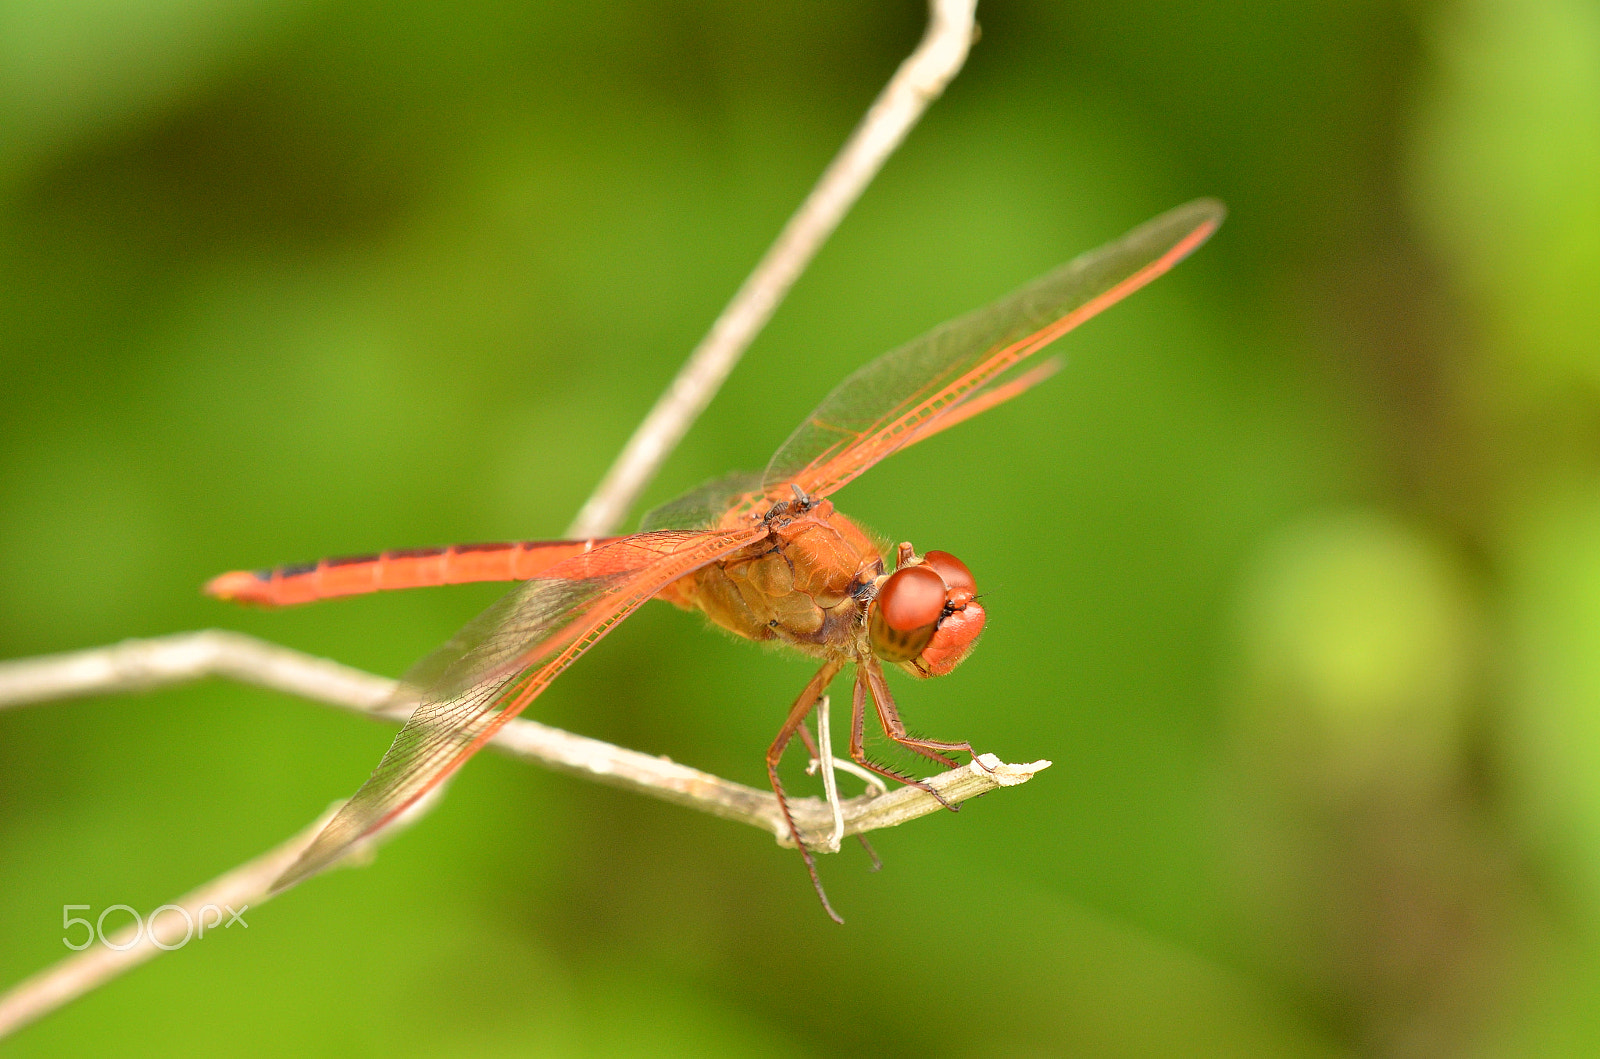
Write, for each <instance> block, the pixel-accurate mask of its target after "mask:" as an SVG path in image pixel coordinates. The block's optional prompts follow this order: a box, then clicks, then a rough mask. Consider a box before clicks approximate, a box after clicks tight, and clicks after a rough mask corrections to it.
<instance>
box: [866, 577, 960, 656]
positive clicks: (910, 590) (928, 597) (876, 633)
mask: <svg viewBox="0 0 1600 1059" xmlns="http://www.w3.org/2000/svg"><path fill="white" fill-rule="evenodd" d="M945 595H946V588H945V583H944V578H942V577H940V576H939V573H938V571H936V570H934V569H933V568H932V567H929V566H922V565H918V566H904V567H901V568H900V569H899V570H896V571H895V572H894V573H892V574H890V575H889V577H888V580H886V581H884V583H883V587H882V588H880V589H879V590H878V598H877V599H876V600H875V601H874V602H873V606H872V617H871V619H870V620H869V622H868V633H869V634H870V635H871V637H872V652H873V653H874V654H876V655H877V656H878V657H879V658H881V659H883V660H884V661H885V662H906V661H909V660H911V659H913V658H915V657H916V656H917V655H918V654H919V653H920V652H921V651H922V649H923V648H924V647H926V646H927V645H928V641H929V640H930V639H931V638H932V637H933V633H934V629H935V628H936V627H937V626H938V624H939V619H940V617H942V616H943V615H944V605H945Z"/></svg>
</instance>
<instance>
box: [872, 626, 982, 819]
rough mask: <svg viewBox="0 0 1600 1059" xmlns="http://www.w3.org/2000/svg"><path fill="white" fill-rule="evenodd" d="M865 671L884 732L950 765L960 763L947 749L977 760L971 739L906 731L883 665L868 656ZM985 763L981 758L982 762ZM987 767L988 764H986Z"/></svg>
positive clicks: (941, 798) (944, 802)
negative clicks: (949, 740) (925, 736)
mask: <svg viewBox="0 0 1600 1059" xmlns="http://www.w3.org/2000/svg"><path fill="white" fill-rule="evenodd" d="M859 668H860V669H861V670H862V672H863V673H864V675H865V677H866V680H867V686H868V689H869V690H870V691H871V693H872V702H873V704H874V705H875V706H877V708H878V720H879V721H880V722H881V723H882V724H883V731H884V734H885V735H887V736H888V737H889V738H890V739H893V740H894V741H895V742H896V743H899V744H900V745H901V746H903V747H905V748H906V749H908V750H914V751H916V752H917V753H919V754H921V755H923V756H924V757H927V758H931V759H933V760H934V761H937V762H939V763H940V764H942V765H944V766H945V767H947V768H952V769H953V768H958V767H959V765H958V764H957V763H956V761H954V760H953V759H952V758H950V757H947V756H946V754H945V753H944V752H951V751H955V752H960V753H963V754H967V755H969V756H970V757H971V758H972V760H973V761H978V752H977V751H976V750H974V749H973V748H972V744H971V743H967V742H960V743H947V742H944V741H942V740H938V739H923V738H921V737H919V736H914V735H912V734H911V733H909V732H907V731H906V726H905V722H903V721H901V720H900V711H899V709H898V708H896V706H895V704H894V696H892V695H890V694H889V682H888V681H886V680H884V679H883V667H882V666H880V665H879V664H878V660H877V659H876V658H872V659H868V660H867V661H866V662H865V663H863V664H862V665H861V666H860V667H859ZM979 764H980V765H982V762H979ZM984 767H985V768H987V766H984ZM922 786H923V787H924V789H927V790H929V791H930V793H932V794H933V796H934V797H935V798H938V799H939V803H940V804H941V805H943V806H944V807H945V808H946V809H949V810H950V811H951V812H955V811H956V810H957V809H958V808H959V806H955V805H951V804H950V803H949V802H947V801H945V800H944V798H943V797H941V796H940V795H939V793H938V792H937V791H933V790H932V789H931V788H928V787H927V786H926V785H925V784H924V785H922Z"/></svg>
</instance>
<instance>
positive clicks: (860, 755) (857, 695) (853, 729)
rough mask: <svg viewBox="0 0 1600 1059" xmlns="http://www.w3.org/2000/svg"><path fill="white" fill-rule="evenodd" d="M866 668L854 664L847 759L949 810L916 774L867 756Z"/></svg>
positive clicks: (948, 804)
mask: <svg viewBox="0 0 1600 1059" xmlns="http://www.w3.org/2000/svg"><path fill="white" fill-rule="evenodd" d="M866 668H867V667H866V664H865V663H860V664H857V666H856V686H855V690H854V692H852V693H851V696H850V758H851V760H853V761H854V762H855V763H856V764H858V765H860V766H861V767H863V768H869V769H871V770H872V771H873V772H876V773H877V774H878V775H880V776H887V777H889V778H890V779H892V780H894V781H895V782H896V783H904V784H905V785H906V786H907V787H916V788H918V789H920V790H924V791H927V792H928V793H929V794H931V795H933V796H934V797H935V798H937V799H938V800H939V804H940V805H942V806H944V807H945V808H946V809H952V810H953V809H955V808H956V807H955V806H953V805H951V804H950V803H949V802H947V801H945V799H944V795H942V794H940V793H939V792H938V791H936V790H934V789H933V787H932V785H930V784H928V783H926V782H925V781H923V780H919V779H917V778H916V777H914V776H912V775H910V774H909V773H905V772H900V771H897V770H895V769H892V768H890V767H889V766H887V765H880V764H878V763H877V762H876V761H873V760H872V759H871V758H869V757H867V745H866V727H867V721H866V716H867V677H866ZM874 700H875V701H876V696H874ZM879 716H880V717H881V716H882V711H881V710H880V711H879ZM884 730H885V731H888V728H887V726H885V729H884ZM951 767H952V768H954V767H955V765H954V763H953V762H952V763H951ZM872 859H873V861H874V862H877V861H878V855H877V853H875V852H874V853H873V854H872ZM873 870H874V871H876V870H877V867H874V868H873Z"/></svg>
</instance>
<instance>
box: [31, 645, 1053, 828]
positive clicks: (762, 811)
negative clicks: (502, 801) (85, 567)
mask: <svg viewBox="0 0 1600 1059" xmlns="http://www.w3.org/2000/svg"><path fill="white" fill-rule="evenodd" d="M206 676H221V677H228V678H230V679H233V680H237V681H240V682H242V683H246V684H256V685H259V686H261V687H265V688H273V689H276V690H279V691H284V692H288V693H289V694H291V695H297V696H299V697H301V698H305V699H309V700H311V701H313V702H320V703H324V704H326V705H329V706H336V707H339V708H340V709H345V710H350V711H352V712H354V713H359V714H362V715H364V716H367V717H371V718H374V719H376V720H382V721H388V722H391V723H394V724H404V723H405V721H406V717H407V713H408V711H407V710H405V709H404V708H402V709H394V708H393V707H391V706H389V705H388V703H389V701H390V698H389V697H390V693H391V692H393V690H394V687H395V682H394V681H393V680H390V679H389V678H387V677H380V676H375V675H373V674H371V673H365V672H362V671H361V670H359V669H352V668H351V667H349V666H346V665H341V664H340V663H338V662H334V661H331V660H329V659H326V658H317V657H316V656H314V655H308V654H302V653H301V652H299V651H294V650H290V649H289V648H287V647H280V646H278V645H276V644H270V643H267V642H265V641H263V640H257V639H255V638H254V637H251V636H246V635H244V634H243V633H236V632H223V631H221V630H217V629H208V630H205V631H203V632H189V633H178V634H177V635H174V636H165V637H160V638H157V639H150V640H125V641H123V642H122V643H119V644H114V645H112V646H110V647H99V648H93V649H91V650H87V651H73V652H69V653H67V654H59V655H47V656H45V657H42V658H29V659H24V660H21V661H16V662H0V709H5V708H7V707H11V706H21V705H24V704H27V703H36V702H44V701H47V700H50V699H64V698H72V697H78V696H84V695H114V694H118V693H122V692H129V691H145V690H149V689H151V688H156V687H161V686H164V685H170V684H179V683H183V682H186V681H190V680H198V679H200V678H202V677H206ZM489 745H490V746H493V747H495V748H497V749H499V750H502V751H505V752H506V753H509V754H512V755H515V756H516V757H521V758H526V759H527V760H529V761H534V762H537V763H538V764H541V765H544V766H545V767H547V768H552V769H556V770H558V771H561V772H569V773H573V774H576V775H580V776H583V777H585V778H586V779H591V780H595V781H598V782H600V783H606V784H610V785H611V786H614V787H622V788H625V789H627V790H631V791H636V792H638V793H640V794H645V795H649V796H650V797H653V798H660V799H662V800H663V801H668V802H673V803H674V804H677V805H684V806H688V807H689V808H691V809H698V810H700V811H701V812H706V813H710V814H712V815H713V816H720V817H722V818H723V819H725V820H735V821H737V822H739V823H743V824H749V825H751V826H752V827H758V828H760V829H761V830H763V831H770V832H771V833H772V834H773V836H774V837H775V838H777V839H778V841H779V842H780V843H782V844H784V845H789V844H791V841H790V838H789V833H788V828H787V826H786V825H785V824H784V822H783V814H782V813H781V812H780V811H779V809H778V801H777V799H776V798H775V797H773V794H772V792H771V791H767V790H757V789H755V788H753V787H746V786H744V785H743V784H741V783H734V782H733V781H731V780H725V779H722V778H721V777H719V776H713V775H711V774H710V773H708V772H701V771H700V770H699V769H695V768H690V767H689V766H687V765H680V764H678V763H677V762H675V761H672V760H670V759H668V758H664V757H660V756H658V755H653V754H643V753H640V752H639V751H637V750H628V749H626V748H624V747H619V746H614V745H613V744H611V743H606V742H602V741H601V740H599V739H590V738H588V737H587V736H581V735H574V734H573V733H571V732H566V731H562V730H561V729H560V728H552V727H551V726H549V725H546V724H540V723H539V722H537V721H530V720H527V719H526V718H522V717H518V718H515V719H513V720H511V721H508V722H507V723H506V725H505V726H504V727H503V728H501V729H500V731H499V732H497V733H496V734H495V736H494V738H493V740H492V741H491V742H490V744H489ZM992 764H994V765H996V766H997V767H998V769H999V770H1000V771H996V772H994V773H993V774H990V773H987V772H984V771H983V770H982V769H980V770H979V774H980V776H979V780H980V781H979V782H978V783H977V784H971V783H961V784H958V785H957V789H956V790H955V791H954V792H953V793H949V792H945V791H944V790H943V788H942V787H941V789H940V793H942V794H945V796H946V799H947V800H950V801H955V800H959V799H964V798H972V797H976V796H977V795H979V794H983V793H985V792H986V791H990V790H993V789H995V788H996V787H1003V786H1011V785H1012V783H1013V782H1022V781H1021V780H1011V779H1009V777H1011V776H1012V775H1013V773H1012V772H1007V771H1005V770H1007V769H1022V770H1024V771H1025V772H1026V773H1027V775H1026V776H1024V779H1026V778H1028V777H1029V776H1031V775H1032V772H1035V771H1038V769H1039V768H1042V767H1045V766H1047V765H1048V762H1035V763H1034V764H1033V765H1028V766H1011V765H1000V764H999V762H998V761H996V762H993V763H992ZM955 775H956V773H946V774H945V775H944V776H940V777H935V778H934V779H933V780H931V781H930V782H931V783H933V784H934V785H935V786H940V784H941V783H951V784H956V781H955V780H954V779H950V778H949V777H953V776H955ZM790 805H791V807H792V808H793V809H794V813H795V821H796V823H798V824H799V825H800V827H801V830H802V831H805V832H806V833H807V838H808V844H809V839H810V838H811V836H812V834H813V832H814V833H815V834H816V835H818V836H826V835H827V834H828V832H829V830H830V829H831V827H832V824H833V815H832V811H831V810H830V809H829V808H828V807H827V804H826V803H825V802H823V801H821V800H819V799H815V798H809V799H806V798H802V799H791V800H790ZM841 806H842V808H843V810H844V816H845V833H846V834H854V833H855V832H857V831H870V830H873V829H875V828H879V827H892V826H894V825H895V824H900V823H904V822H905V821H907V820H912V819H915V818H916V817H918V816H924V815H926V814H928V813H930V812H934V811H936V810H937V809H938V808H939V803H938V802H937V800H935V799H934V798H932V797H930V796H929V795H927V794H925V793H924V792H922V791H920V790H918V789H917V788H915V787H907V788H904V789H903V790H898V791H894V792H892V793H890V794H884V795H881V796H877V797H869V796H862V797H859V798H854V799H851V800H849V801H845V802H842V803H841ZM819 842H820V844H819V846H818V848H822V846H824V845H826V844H827V843H826V839H825V838H820V839H819Z"/></svg>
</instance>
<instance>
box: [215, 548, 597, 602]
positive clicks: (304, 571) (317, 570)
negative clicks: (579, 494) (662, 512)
mask: <svg viewBox="0 0 1600 1059" xmlns="http://www.w3.org/2000/svg"><path fill="white" fill-rule="evenodd" d="M610 539H612V538H594V539H591V540H583V541H499V542H495V543H491V544H453V545H451V546H449V547H446V548H406V549H399V550H395V551H387V552H381V553H379V554H377V555H354V556H347V557H344V558H336V559H323V560H321V561H320V562H315V563H299V564H292V565H287V566H279V567H274V568H273V569H270V570H234V571H232V572H230V573H226V574H222V575H221V576H219V577H215V578H213V579H212V580H211V581H210V582H208V583H207V584H206V587H205V592H206V594H207V595H210V596H215V597H216V598H218V599H227V600H234V601H237V602H240V603H254V604H256V605H258V606H263V607H288V606H293V605H295V604H297V603H311V602H314V601H316V600H319V599H333V598H336V597H338V596H355V595H362V594H364V593H367V592H387V591H391V590H393V589H401V588H423V587H427V586H430V585H458V584H465V583H467V582H471V581H526V580H528V579H529V578H531V577H537V576H538V575H539V574H540V573H542V572H543V571H545V570H546V569H548V568H549V567H551V566H553V565H555V564H556V563H558V562H560V561H561V560H563V559H567V558H570V557H571V556H574V555H580V554H582V553H583V552H587V551H590V550H591V549H593V548H594V547H595V546H596V545H599V544H604V543H605V542H606V541H607V540H610Z"/></svg>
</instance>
